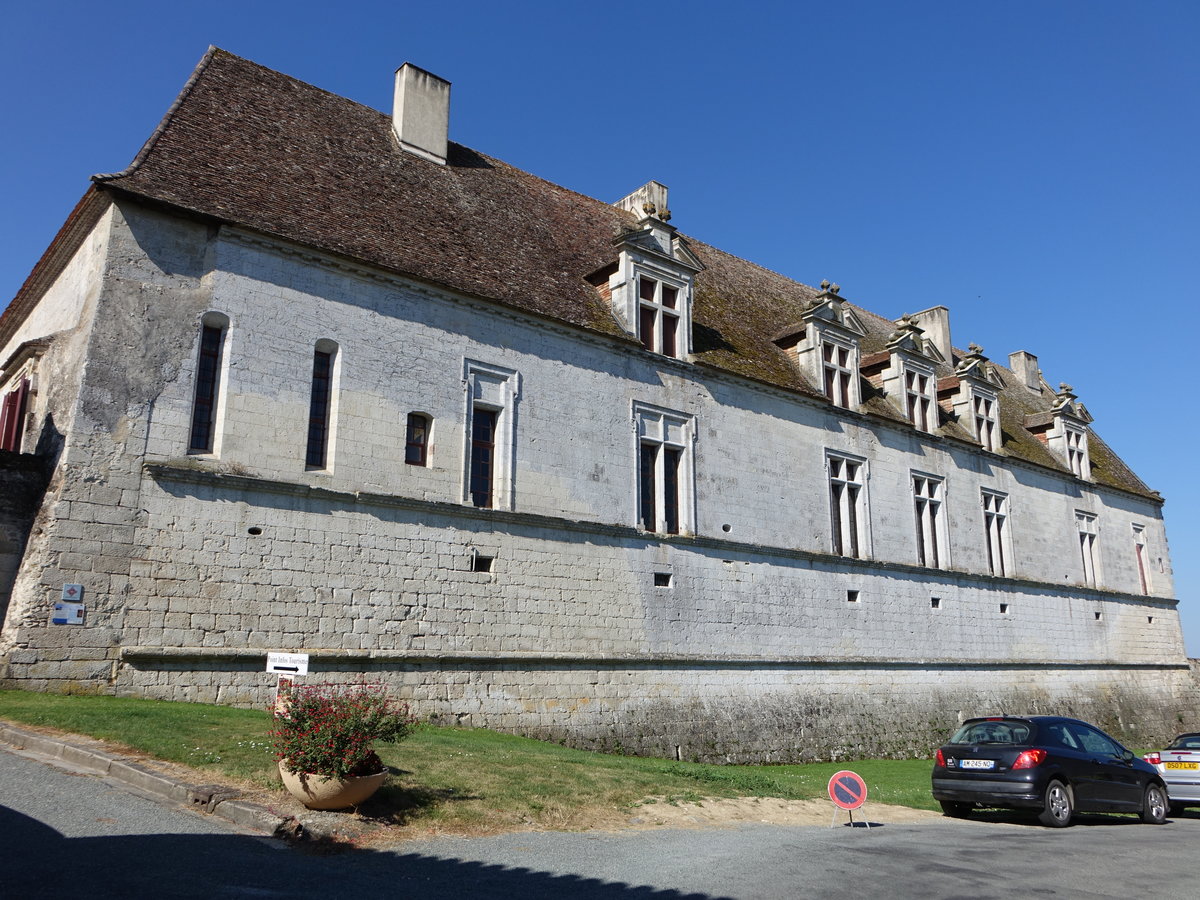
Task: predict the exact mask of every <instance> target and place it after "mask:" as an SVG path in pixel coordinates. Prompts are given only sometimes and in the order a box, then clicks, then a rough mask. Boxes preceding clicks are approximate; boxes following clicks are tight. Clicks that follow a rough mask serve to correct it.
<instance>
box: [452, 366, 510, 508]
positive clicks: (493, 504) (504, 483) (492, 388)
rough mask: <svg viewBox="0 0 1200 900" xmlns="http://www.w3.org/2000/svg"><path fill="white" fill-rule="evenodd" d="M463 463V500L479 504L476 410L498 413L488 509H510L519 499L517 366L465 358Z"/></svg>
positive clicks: (461, 490) (460, 497) (460, 494)
mask: <svg viewBox="0 0 1200 900" xmlns="http://www.w3.org/2000/svg"><path fill="white" fill-rule="evenodd" d="M462 387H463V426H464V427H463V463H462V473H461V477H462V483H461V489H460V493H459V500H460V502H462V503H464V504H466V505H468V506H478V504H477V503H476V502H475V501H476V499H477V496H478V494H479V491H474V492H473V491H472V477H471V469H472V465H471V464H472V452H473V449H474V444H475V425H476V422H475V411H476V410H481V411H487V412H490V413H495V414H496V416H495V427H494V430H493V434H492V442H493V449H494V457H493V460H492V462H491V466H492V469H491V473H490V498H489V499H490V502H489V503H488V504H487V505H486V506H483V507H480V508H485V509H504V510H511V509H513V507H514V503H515V498H516V436H517V406H518V402H519V400H520V397H521V376H520V373H518V372H517V371H516V370H515V369H509V368H506V367H504V366H497V365H493V364H491V363H485V362H480V361H478V360H473V359H464V360H463V379H462Z"/></svg>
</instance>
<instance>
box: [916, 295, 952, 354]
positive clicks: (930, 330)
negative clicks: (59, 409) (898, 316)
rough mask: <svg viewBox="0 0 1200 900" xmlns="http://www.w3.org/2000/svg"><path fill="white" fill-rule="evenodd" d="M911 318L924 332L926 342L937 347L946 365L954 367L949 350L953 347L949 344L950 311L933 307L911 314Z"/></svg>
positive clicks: (941, 307) (940, 307) (942, 307)
mask: <svg viewBox="0 0 1200 900" xmlns="http://www.w3.org/2000/svg"><path fill="white" fill-rule="evenodd" d="M912 317H913V318H914V319H916V320H917V324H918V325H920V326H921V330H922V331H924V332H925V338H926V340H928V341H929V343H931V344H933V346H935V347H937V351H938V353H940V354H942V356H943V357H944V358H945V360H946V364H947V365H951V366H952V365H954V362H953V356H952V355H953V352H954V351H953V350H951V347H952V346H953V345H952V344H951V343H950V310H948V309H947V308H946V307H944V306H934V307H931V308H930V309H926V310H922V311H921V312H919V313H913V314H912Z"/></svg>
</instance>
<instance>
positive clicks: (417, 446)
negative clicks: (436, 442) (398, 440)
mask: <svg viewBox="0 0 1200 900" xmlns="http://www.w3.org/2000/svg"><path fill="white" fill-rule="evenodd" d="M418 431H419V432H420V438H419V439H418V437H417V434H418ZM432 447H433V416H431V415H429V413H426V412H419V411H414V412H410V413H409V414H408V416H407V417H406V418H405V420H404V464H405V465H408V466H422V467H426V466H428V465H429V453H430V450H431V449H432Z"/></svg>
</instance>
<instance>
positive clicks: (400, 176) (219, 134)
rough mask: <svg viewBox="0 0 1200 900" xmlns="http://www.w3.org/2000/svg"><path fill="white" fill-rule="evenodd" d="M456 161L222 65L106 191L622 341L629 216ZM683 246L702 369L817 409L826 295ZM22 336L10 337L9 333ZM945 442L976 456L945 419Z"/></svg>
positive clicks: (312, 96) (345, 103) (507, 170)
mask: <svg viewBox="0 0 1200 900" xmlns="http://www.w3.org/2000/svg"><path fill="white" fill-rule="evenodd" d="M448 156H449V158H448V164H447V165H445V166H441V165H437V164H436V163H432V162H429V161H427V160H425V159H422V158H420V157H417V156H415V155H412V154H410V153H406V152H404V151H402V150H400V149H399V147H398V146H397V143H396V140H395V138H394V136H393V133H392V128H391V118H390V116H388V115H385V114H383V113H380V112H378V111H377V110H374V109H369V108H367V107H365V106H361V105H360V104H357V103H354V102H353V101H351V100H347V99H345V98H343V97H338V96H336V95H334V94H330V93H328V92H326V91H322V90H320V89H318V88H315V87H313V86H311V85H308V84H304V83H303V82H300V81H297V80H295V79H293V78H290V77H288V76H286V75H282V74H280V73H278V72H274V71H272V70H270V69H266V68H263V67H262V66H259V65H256V64H254V63H251V62H249V61H247V60H244V59H241V58H239V57H237V56H234V55H232V54H229V53H226V52H224V51H222V50H217V49H211V50H210V51H209V52H208V54H206V55H205V58H204V59H203V60H202V61H201V63H200V66H199V67H198V68H197V70H196V72H195V74H194V75H193V77H192V79H191V80H190V81H189V82H188V85H187V86H186V87H185V89H184V91H183V93H181V95H180V97H179V99H178V100H177V101H176V103H175V105H174V106H173V107H172V108H171V110H170V111H169V112H168V114H167V116H166V117H165V118H164V119H163V122H162V123H161V124H160V125H159V127H158V129H157V130H156V131H155V133H154V135H153V136H152V137H151V139H150V140H149V141H148V142H147V144H146V146H145V147H143V149H142V150H141V152H140V153H139V154H138V156H137V158H136V159H135V160H134V162H133V164H131V166H130V167H129V168H128V169H127V170H125V171H124V172H121V173H116V174H114V175H101V176H96V177H95V181H96V183H97V184H98V185H99V186H101V187H102V188H115V189H118V190H119V191H122V192H126V193H128V194H132V195H136V196H140V197H144V198H147V199H150V200H153V201H157V202H162V203H167V204H171V205H172V206H175V207H178V208H180V209H183V210H189V211H192V212H194V213H197V214H200V215H203V216H206V217H212V218H215V219H218V220H221V221H225V222H230V223H235V224H237V225H239V226H242V227H246V228H250V229H253V230H256V231H260V232H263V233H266V234H270V235H274V236H277V237H280V238H283V239H285V240H289V241H294V242H296V243H299V244H303V245H306V246H310V247H314V248H317V249H320V250H323V251H326V252H331V253H334V254H338V255H342V256H345V257H350V258H352V259H356V260H360V261H362V262H365V263H368V264H371V265H374V266H378V267H381V268H383V269H386V270H388V271H391V272H395V273H399V274H403V275H406V276H410V277H413V278H416V279H419V280H422V281H425V282H429V283H433V284H439V285H443V286H445V287H448V288H450V289H453V290H456V291H461V292H464V293H467V294H470V295H474V296H478V297H482V298H486V299H488V300H492V301H496V302H499V303H503V304H506V305H509V306H512V307H516V308H519V309H522V310H526V311H528V312H531V313H535V314H538V315H543V316H548V317H552V318H554V319H558V320H562V321H565V322H569V323H572V324H574V325H577V326H579V327H582V328H586V329H590V330H592V331H595V332H600V333H603V334H606V335H609V336H612V337H614V338H621V339H626V340H628V339H629V338H628V335H626V334H625V333H624V332H623V331H622V330H621V329H620V328H619V327H618V325H617V323H616V321H615V319H614V318H613V316H612V313H611V311H610V309H609V306H608V302H607V299H606V298H605V296H604V295H603V292H602V291H600V290H598V289H597V288H596V287H594V286H593V285H592V284H590V283H589V282H588V280H587V277H588V275H590V274H592V273H595V272H597V271H598V270H601V269H603V268H604V267H605V266H608V265H611V264H612V263H613V261H614V260H615V257H616V250H615V248H614V246H613V241H614V239H615V238H616V237H617V236H618V235H619V234H620V233H621V231H622V229H628V228H630V227H631V226H632V225H633V224H634V222H633V218H632V216H631V215H630V214H629V213H626V212H624V211H621V210H619V209H617V208H616V207H614V206H611V205H609V204H608V203H604V202H602V201H599V200H595V199H593V198H590V197H585V196H583V195H581V194H578V193H575V192H574V191H570V190H567V189H566V188H563V187H559V186H558V185H554V184H551V183H549V182H547V181H544V180H543V179H540V178H537V177H535V176H533V175H530V174H528V173H526V172H522V171H520V170H518V169H515V168H513V167H512V166H509V165H506V164H505V163H503V162H501V161H499V160H497V159H493V158H491V157H488V156H485V155H483V154H481V153H477V152H476V151H474V150H470V149H468V148H467V147H463V146H461V145H459V144H455V143H451V144H450V148H449V155H448ZM684 240H685V241H686V242H687V244H688V247H689V248H690V249H691V250H692V252H693V253H695V255H696V257H697V258H698V259H699V260H700V261H701V262H702V263H703V265H704V267H705V268H704V270H703V271H702V272H701V273H700V274H699V275H697V277H696V291H695V305H694V323H693V344H694V349H695V358H696V361H697V362H699V363H702V364H704V365H707V366H712V367H715V368H717V369H721V370H725V371H728V372H732V373H736V374H738V375H743V376H746V377H749V378H753V379H756V380H759V381H763V382H767V383H769V384H773V385H776V386H778V387H781V388H784V389H788V390H794V391H798V392H801V393H804V394H806V395H809V396H820V393H819V392H818V391H816V390H815V389H814V388H813V386H811V385H809V384H807V383H806V381H805V379H804V377H803V376H802V375H801V374H800V372H799V370H798V368H797V367H796V365H795V364H794V362H793V360H792V358H791V356H790V354H788V353H787V352H786V351H784V350H782V349H781V348H780V347H779V346H777V345H776V344H775V343H773V342H772V337H776V336H778V335H779V333H780V332H781V330H783V329H785V328H787V327H788V326H789V325H790V324H792V323H795V322H796V321H797V320H799V318H800V314H801V312H802V310H803V308H804V306H805V304H806V303H807V302H808V301H810V300H811V299H812V298H814V297H816V296H817V294H818V291H817V290H816V289H814V288H811V287H809V286H807V285H803V284H800V283H798V282H795V281H792V280H791V279H788V278H785V277H784V276H782V275H779V274H777V273H775V272H771V271H769V270H767V269H764V268H762V267H760V266H756V265H754V264H752V263H750V262H747V261H746V260H743V259H739V258H737V257H735V256H732V255H730V254H728V253H724V252H722V251H720V250H717V249H716V248H714V247H711V246H709V245H707V244H705V243H702V242H700V241H697V240H695V239H693V238H687V237H684ZM35 274H36V270H35ZM32 279H33V276H31V280H32ZM852 308H853V309H854V311H855V313H856V314H857V315H858V316H859V318H860V320H861V321H862V323H863V326H864V328H865V329H866V336H865V337H864V339H863V342H862V353H863V355H864V357H869V356H870V354H873V353H878V352H880V351H883V350H884V349H885V346H886V343H887V339H888V336H889V335H890V334H891V333H892V332H893V331H894V330H895V323H894V322H892V321H891V320H889V319H885V318H883V317H881V316H878V315H875V314H874V313H870V312H868V311H866V310H863V309H862V308H861V307H858V306H852ZM11 312H13V311H12V310H11V309H10V310H9V313H11ZM6 320H7V321H6ZM11 322H12V316H10V315H8V314H6V315H5V316H4V318H3V319H0V333H3V330H4V326H5V325H9V326H10V327H11ZM951 362H953V361H951ZM1001 371H1006V370H1001ZM950 374H952V369H951V368H950V367H943V370H942V371H939V375H942V376H946V375H950ZM1005 377H1006V378H1007V379H1008V383H1009V384H1010V385H1016V386H1015V387H1012V388H1009V389H1008V390H1006V391H1004V392H1003V400H1002V403H1001V408H1002V410H1003V414H1002V422H1001V425H1002V429H1003V432H1004V439H1005V444H1004V450H1005V452H1006V453H1008V454H1010V455H1012V456H1016V457H1019V458H1023V459H1026V460H1028V461H1029V462H1033V463H1037V464H1040V465H1044V466H1048V467H1050V468H1053V469H1057V470H1062V471H1066V466H1065V464H1064V463H1063V462H1062V461H1060V460H1058V459H1057V458H1056V457H1055V456H1054V455H1053V454H1052V453H1050V451H1049V450H1047V449H1046V447H1045V446H1044V445H1042V444H1041V443H1040V442H1039V441H1038V440H1037V439H1036V438H1034V437H1033V435H1031V434H1030V433H1029V432H1028V431H1026V429H1025V427H1024V424H1023V423H1024V419H1025V416H1026V415H1029V414H1031V413H1038V412H1044V411H1045V410H1047V409H1049V405H1050V402H1051V399H1052V398H1046V397H1040V396H1039V395H1036V394H1034V393H1033V392H1031V391H1029V390H1027V389H1025V388H1024V387H1023V386H1021V385H1019V384H1018V382H1017V379H1015V378H1014V377H1012V376H1011V374H1010V373H1009V374H1006V376H1005ZM864 398H865V399H864V411H865V412H868V413H873V414H876V415H879V416H883V417H886V418H889V419H893V420H896V419H902V416H900V414H899V411H898V410H896V409H895V408H894V407H892V406H891V405H890V404H889V403H888V401H887V400H886V399H885V398H883V397H882V396H881V395H880V394H879V392H878V391H875V390H873V389H871V388H870V387H869V385H865V384H864ZM941 433H943V434H946V435H949V436H954V437H958V438H962V439H969V438H968V437H967V432H966V431H965V430H964V429H963V428H962V427H961V426H960V425H957V424H956V423H954V422H953V421H952V420H950V421H947V420H946V419H945V417H943V426H942V429H941ZM1091 446H1092V447H1093V448H1094V449H1093V454H1092V462H1093V467H1094V474H1095V478H1096V480H1097V481H1099V482H1101V483H1104V484H1109V485H1111V486H1113V487H1117V488H1121V489H1123V490H1128V491H1132V492H1134V493H1138V494H1143V495H1146V496H1151V497H1156V496H1157V495H1155V494H1153V493H1152V492H1150V491H1149V490H1148V489H1147V488H1146V486H1145V485H1144V484H1142V482H1141V481H1140V480H1138V479H1137V478H1136V476H1134V475H1133V473H1132V472H1130V471H1129V469H1128V468H1127V467H1125V466H1124V464H1122V463H1121V462H1120V460H1119V459H1118V458H1117V457H1116V456H1115V455H1114V454H1112V452H1111V451H1110V450H1109V449H1108V447H1107V445H1105V444H1104V443H1103V442H1102V441H1099V440H1098V439H1097V440H1095V441H1094V443H1092V445H1091Z"/></svg>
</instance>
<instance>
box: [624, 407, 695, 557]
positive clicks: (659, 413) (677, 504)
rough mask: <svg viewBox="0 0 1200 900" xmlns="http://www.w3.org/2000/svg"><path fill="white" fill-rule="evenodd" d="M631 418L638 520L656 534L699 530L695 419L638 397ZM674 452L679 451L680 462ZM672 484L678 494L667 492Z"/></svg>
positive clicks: (635, 516) (641, 527)
mask: <svg viewBox="0 0 1200 900" xmlns="http://www.w3.org/2000/svg"><path fill="white" fill-rule="evenodd" d="M631 419H632V425H633V442H634V446H633V458H634V460H635V465H634V475H635V477H634V495H633V499H634V523H635V524H636V525H637V527H638V528H640V529H642V530H643V531H646V532H649V533H652V534H694V533H695V529H696V492H695V442H696V420H695V417H694V416H692V415H690V414H688V413H683V412H679V411H677V410H671V409H665V408H663V407H660V406H654V405H652V404H649V403H642V402H640V401H636V400H635V401H634V402H633V405H632V410H631ZM672 453H674V454H677V455H676V456H675V462H674V465H672V464H671V456H672ZM670 484H674V486H675V491H674V496H673V497H670V496H668V493H667V492H668V487H669V485H670ZM672 500H673V502H671V501H672ZM672 512H674V516H672ZM672 518H674V522H672ZM648 519H653V521H652V522H648V521H647V520H648ZM651 525H652V526H653V527H651Z"/></svg>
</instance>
